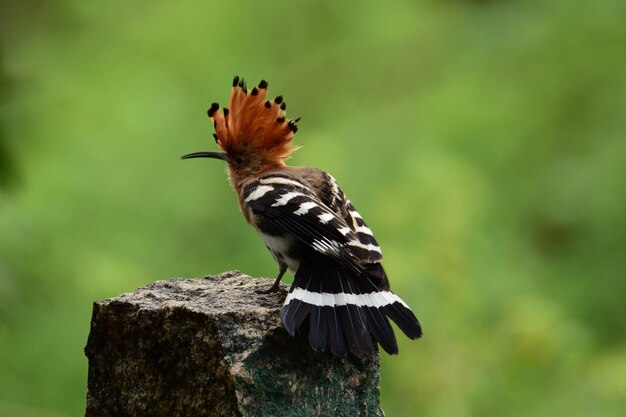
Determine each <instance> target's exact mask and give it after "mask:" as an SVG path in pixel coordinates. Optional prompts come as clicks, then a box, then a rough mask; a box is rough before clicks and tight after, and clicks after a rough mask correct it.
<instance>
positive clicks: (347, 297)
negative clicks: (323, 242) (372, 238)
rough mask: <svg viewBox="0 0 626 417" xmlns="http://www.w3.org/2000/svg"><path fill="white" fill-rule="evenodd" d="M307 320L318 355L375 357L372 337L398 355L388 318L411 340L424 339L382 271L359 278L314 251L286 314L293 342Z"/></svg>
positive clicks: (302, 265)
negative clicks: (328, 351) (307, 319)
mask: <svg viewBox="0 0 626 417" xmlns="http://www.w3.org/2000/svg"><path fill="white" fill-rule="evenodd" d="M370 270H371V271H370ZM369 272H372V274H371V276H369V275H370V274H369ZM307 316H310V319H309V331H308V333H309V334H308V336H309V343H310V345H311V347H312V348H313V349H314V350H316V351H318V350H326V349H327V348H328V347H330V351H331V352H332V353H333V354H335V355H338V356H343V355H345V354H346V353H347V352H350V353H353V354H355V355H366V354H372V353H374V352H375V351H376V343H375V342H374V340H373V339H372V336H373V338H374V339H375V341H376V342H378V344H380V345H381V347H382V348H383V349H384V350H385V351H386V352H387V353H389V354H395V353H398V345H397V342H396V338H395V335H394V332H393V329H392V327H391V325H390V323H389V320H388V318H387V317H389V318H391V319H392V320H393V321H394V322H396V324H397V325H398V327H399V328H400V329H401V330H402V331H403V332H404V333H405V334H406V335H407V336H408V337H409V338H411V339H416V338H418V337H420V336H421V335H422V330H421V327H420V324H419V322H418V321H417V319H416V318H415V315H414V314H413V313H412V312H411V310H410V309H409V308H408V307H407V306H406V304H404V302H403V301H402V300H400V299H399V298H398V297H397V296H396V295H395V294H393V293H392V292H391V291H389V286H388V283H387V281H386V275H385V272H384V270H382V267H380V266H378V267H377V266H376V265H373V266H369V267H368V269H367V270H366V271H365V272H363V273H362V274H361V275H360V276H359V275H357V274H355V273H354V272H353V271H349V270H347V269H345V268H343V267H341V266H340V265H338V264H337V263H336V262H334V261H333V260H332V259H329V258H327V257H325V256H323V255H322V254H319V253H317V252H314V251H310V252H306V253H305V254H304V256H303V258H302V260H301V263H300V267H299V268H298V271H297V272H296V276H295V278H294V282H293V285H292V286H291V289H290V291H289V295H288V296H287V299H286V300H285V303H284V304H283V308H282V311H281V318H282V321H283V325H284V326H285V329H287V332H289V334H290V335H292V336H294V335H295V333H296V331H297V330H298V328H300V326H301V325H302V323H303V322H304V320H305V319H306V318H307Z"/></svg>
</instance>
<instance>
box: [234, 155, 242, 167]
mask: <svg viewBox="0 0 626 417" xmlns="http://www.w3.org/2000/svg"><path fill="white" fill-rule="evenodd" d="M235 162H237V165H241V163H242V162H243V158H242V157H241V156H237V157H235Z"/></svg>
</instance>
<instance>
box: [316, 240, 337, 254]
mask: <svg viewBox="0 0 626 417" xmlns="http://www.w3.org/2000/svg"><path fill="white" fill-rule="evenodd" d="M311 246H312V247H313V249H315V250H316V251H318V252H321V253H329V252H330V253H335V254H337V253H339V248H340V246H339V243H337V242H335V241H334V240H328V239H323V240H314V241H313V243H312V244H311Z"/></svg>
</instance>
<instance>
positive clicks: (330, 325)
mask: <svg viewBox="0 0 626 417" xmlns="http://www.w3.org/2000/svg"><path fill="white" fill-rule="evenodd" d="M267 89H268V83H267V81H265V80H261V82H260V83H259V84H258V85H257V86H255V87H253V88H252V89H250V90H249V89H248V87H247V85H246V82H245V81H244V79H243V78H239V77H238V76H236V77H235V78H234V80H233V83H232V89H231V92H230V100H229V107H228V108H220V106H219V104H218V103H212V104H211V106H210V108H209V110H208V112H207V114H208V116H209V118H210V119H211V120H212V121H213V127H214V129H215V133H214V134H213V137H214V139H215V142H216V143H217V145H218V147H219V148H220V151H200V152H193V153H189V154H186V155H183V156H182V157H181V158H182V159H191V158H213V159H220V160H223V161H225V162H226V164H227V167H228V168H227V172H228V179H229V181H230V184H231V186H232V188H233V189H234V191H235V192H236V194H237V198H238V202H239V207H240V209H241V212H242V214H243V216H244V218H245V220H246V221H247V222H248V223H249V224H250V225H251V226H252V227H253V228H254V229H255V230H256V231H257V233H258V234H259V236H260V237H261V239H262V240H263V242H264V243H265V246H266V247H267V249H268V250H269V251H270V253H271V254H272V256H273V258H274V260H275V261H276V263H277V264H278V270H279V272H278V276H277V278H276V280H275V282H274V283H273V285H272V286H271V287H269V288H267V289H266V290H260V291H258V292H261V293H271V292H277V291H279V290H280V281H281V279H282V278H283V275H284V274H285V272H286V271H287V270H290V271H291V272H292V273H294V279H293V283H292V284H291V286H290V288H289V290H288V292H287V293H286V296H285V300H284V302H283V304H282V307H281V311H280V316H281V321H282V324H283V327H284V328H285V329H286V331H287V332H288V333H289V334H290V335H291V336H292V337H294V336H296V334H301V335H303V336H304V337H306V336H307V333H308V341H309V344H310V346H311V348H312V349H313V350H315V351H318V352H322V351H329V350H330V352H331V353H332V354H333V355H335V356H339V357H345V356H346V355H347V354H348V353H350V354H353V355H356V356H364V355H372V354H374V353H375V352H377V351H378V345H380V347H382V348H383V349H384V350H385V351H386V352H387V353H388V354H397V353H398V344H397V340H396V337H395V334H394V330H393V328H392V327H391V324H390V322H389V319H391V320H393V321H394V322H395V323H396V325H397V326H398V327H399V328H400V329H401V330H402V332H404V334H405V335H406V336H407V337H409V338H410V339H418V338H420V337H421V336H422V327H421V325H420V323H419V321H418V320H417V318H416V317H415V315H414V313H413V312H412V311H411V309H410V308H409V306H408V305H407V304H406V303H405V302H404V301H403V300H402V299H401V298H400V297H398V296H397V295H396V294H395V293H393V292H392V291H391V290H390V287H389V280H388V278H387V274H386V273H385V270H384V269H383V266H382V264H381V261H382V252H381V249H380V246H379V245H378V243H377V241H376V239H375V238H374V234H373V232H372V230H371V229H370V228H369V227H368V226H367V224H366V223H365V221H364V220H363V217H361V215H360V214H359V212H358V211H357V210H356V209H355V207H354V205H353V204H352V203H351V202H350V200H349V199H348V197H346V195H345V194H344V193H343V191H342V189H341V188H340V187H339V185H338V184H337V181H336V180H335V178H334V177H333V176H331V175H330V174H328V173H326V172H324V171H322V170H320V169H317V168H310V167H296V166H288V165H287V164H286V163H285V160H286V159H287V158H288V157H289V156H290V155H291V153H292V152H294V151H295V150H297V149H299V148H300V146H294V145H292V140H293V137H294V134H295V133H296V132H297V130H298V126H297V123H298V121H299V120H300V118H297V119H288V118H287V117H286V112H285V110H286V107H287V105H286V103H285V101H284V99H283V97H282V96H280V95H279V96H276V97H275V98H273V99H268V92H267Z"/></svg>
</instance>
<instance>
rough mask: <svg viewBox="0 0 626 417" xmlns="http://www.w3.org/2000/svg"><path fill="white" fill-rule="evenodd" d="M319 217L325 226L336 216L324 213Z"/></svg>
mask: <svg viewBox="0 0 626 417" xmlns="http://www.w3.org/2000/svg"><path fill="white" fill-rule="evenodd" d="M317 217H318V218H319V219H320V222H322V223H324V224H326V223H328V222H329V221H331V220H332V219H334V218H335V216H334V215H333V214H332V213H322V214H320V215H319V216H317Z"/></svg>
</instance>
